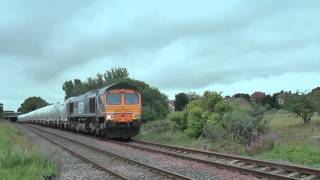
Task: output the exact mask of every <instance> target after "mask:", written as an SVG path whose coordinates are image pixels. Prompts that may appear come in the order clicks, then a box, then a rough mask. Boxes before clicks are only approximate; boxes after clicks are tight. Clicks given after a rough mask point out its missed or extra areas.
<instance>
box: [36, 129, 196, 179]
mask: <svg viewBox="0 0 320 180" xmlns="http://www.w3.org/2000/svg"><path fill="white" fill-rule="evenodd" d="M32 128H35V129H37V130H39V131H42V132H44V133H48V134H51V135H53V136H57V137H60V138H62V139H66V140H68V141H71V142H73V143H77V144H80V145H82V146H85V147H87V148H89V149H92V150H94V151H97V152H99V153H101V154H104V155H106V156H114V157H116V158H119V159H122V160H124V161H127V162H129V163H132V164H137V165H139V166H142V167H145V168H148V169H150V170H152V171H157V172H159V173H161V174H163V175H164V176H169V177H172V178H174V179H183V180H192V178H190V177H187V176H184V175H181V174H178V173H175V172H171V171H168V170H164V169H160V168H157V167H153V166H150V165H148V164H146V163H142V162H138V161H136V160H133V159H130V158H127V157H123V156H120V155H118V154H115V153H112V152H108V151H105V150H103V149H101V148H97V147H94V146H91V145H88V144H85V143H82V142H79V141H76V140H73V139H70V138H68V137H65V136H61V135H58V134H55V133H52V132H49V131H46V130H43V129H40V128H36V127H34V126H32Z"/></svg>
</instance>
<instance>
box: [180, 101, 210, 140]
mask: <svg viewBox="0 0 320 180" xmlns="http://www.w3.org/2000/svg"><path fill="white" fill-rule="evenodd" d="M207 117H208V113H207V112H204V111H203V109H202V108H200V107H199V106H196V104H195V103H191V104H189V105H188V106H187V129H186V131H185V132H186V134H187V135H188V136H190V137H199V136H200V135H201V133H202V130H203V128H204V125H205V123H206V121H207Z"/></svg>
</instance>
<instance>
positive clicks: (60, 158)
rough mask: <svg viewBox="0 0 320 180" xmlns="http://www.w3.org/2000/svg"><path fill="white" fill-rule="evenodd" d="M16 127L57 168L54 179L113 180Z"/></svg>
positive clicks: (111, 177) (26, 130) (22, 128)
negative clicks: (56, 174)
mask: <svg viewBox="0 0 320 180" xmlns="http://www.w3.org/2000/svg"><path fill="white" fill-rule="evenodd" d="M16 127H17V128H18V129H19V130H20V132H22V133H23V134H25V136H26V137H27V138H28V139H29V140H30V142H31V143H32V144H34V145H35V146H36V148H37V150H38V151H39V152H40V153H41V154H42V155H44V156H45V157H48V158H49V159H50V160H52V161H53V162H54V163H55V164H57V166H58V167H59V170H60V173H59V176H58V177H56V178H54V179H59V180H76V179H77V180H78V179H81V180H87V179H88V180H89V179H90V180H91V179H92V180H104V179H114V177H113V176H112V175H110V174H108V173H106V172H104V171H101V170H98V169H96V168H95V167H93V166H92V165H91V164H89V163H86V162H83V161H82V160H80V159H78V158H77V157H75V156H73V155H71V154H70V153H68V152H67V151H65V150H63V149H62V148H60V147H58V146H57V145H55V144H53V143H51V142H49V141H47V140H45V139H43V138H41V137H39V136H38V135H36V134H34V133H32V132H31V131H30V130H28V129H26V128H25V127H23V126H22V125H16Z"/></svg>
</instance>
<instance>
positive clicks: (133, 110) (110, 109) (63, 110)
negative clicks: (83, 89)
mask: <svg viewBox="0 0 320 180" xmlns="http://www.w3.org/2000/svg"><path fill="white" fill-rule="evenodd" d="M141 108H142V107H141V93H140V92H139V91H138V89H137V88H136V87H135V86H134V85H132V84H129V83H124V82H121V83H115V84H111V85H109V86H106V87H104V88H101V89H97V90H93V91H90V92H87V93H85V94H83V95H80V96H76V97H71V98H69V99H67V100H66V101H65V102H64V103H55V104H51V105H48V106H46V107H43V108H40V109H37V110H35V111H32V112H29V113H26V114H23V115H20V116H18V122H20V123H33V124H39V125H43V126H46V127H53V128H61V129H66V130H73V131H76V132H85V133H90V134H92V135H96V136H102V137H109V138H131V137H133V136H136V135H137V134H138V133H139V130H140V126H141Z"/></svg>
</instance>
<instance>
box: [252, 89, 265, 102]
mask: <svg viewBox="0 0 320 180" xmlns="http://www.w3.org/2000/svg"><path fill="white" fill-rule="evenodd" d="M264 97H266V93H264V92H260V91H256V92H254V93H253V94H251V96H250V98H251V101H262V100H263V98H264Z"/></svg>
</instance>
